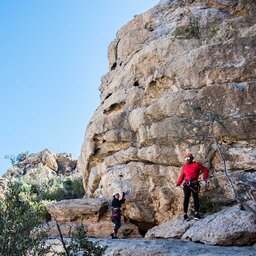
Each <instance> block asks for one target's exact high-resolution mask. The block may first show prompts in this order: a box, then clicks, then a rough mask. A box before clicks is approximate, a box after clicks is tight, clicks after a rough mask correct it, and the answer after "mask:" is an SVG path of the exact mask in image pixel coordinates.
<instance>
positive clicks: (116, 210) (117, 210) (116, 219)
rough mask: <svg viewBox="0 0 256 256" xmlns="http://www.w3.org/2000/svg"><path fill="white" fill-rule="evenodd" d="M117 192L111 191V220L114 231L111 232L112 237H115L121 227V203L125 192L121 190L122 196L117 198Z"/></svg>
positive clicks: (123, 200)
mask: <svg viewBox="0 0 256 256" xmlns="http://www.w3.org/2000/svg"><path fill="white" fill-rule="evenodd" d="M119 197H120V195H119V193H113V200H112V204H111V206H112V218H111V219H112V222H113V223H115V227H114V232H113V233H112V234H111V237H112V238H113V239H117V238H118V237H117V232H118V230H119V228H120V227H121V205H122V204H123V203H124V202H125V192H123V196H122V198H121V199H120V200H119Z"/></svg>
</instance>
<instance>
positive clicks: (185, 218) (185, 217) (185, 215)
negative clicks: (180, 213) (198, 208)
mask: <svg viewBox="0 0 256 256" xmlns="http://www.w3.org/2000/svg"><path fill="white" fill-rule="evenodd" d="M184 220H185V221H189V218H188V215H187V214H186V213H184Z"/></svg>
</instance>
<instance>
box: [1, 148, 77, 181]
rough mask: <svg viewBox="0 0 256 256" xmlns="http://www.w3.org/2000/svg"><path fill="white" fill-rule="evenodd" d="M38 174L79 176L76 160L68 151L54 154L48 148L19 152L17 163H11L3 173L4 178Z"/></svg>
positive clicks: (44, 175)
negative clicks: (29, 152) (36, 151)
mask: <svg viewBox="0 0 256 256" xmlns="http://www.w3.org/2000/svg"><path fill="white" fill-rule="evenodd" d="M30 175H40V177H48V176H49V175H50V176H52V175H53V176H56V175H63V176H69V175H72V176H74V177H79V176H81V175H80V174H79V172H78V170H77V160H74V159H72V155H71V154H70V153H58V154H54V153H52V152H51V151H50V150H48V149H44V150H43V151H41V152H38V153H32V154H28V153H21V154H20V155H19V157H18V161H17V163H15V164H13V165H12V166H11V167H10V168H9V169H8V170H7V172H6V173H5V174H4V175H3V177H4V178H10V177H15V178H19V177H22V176H25V177H26V176H30Z"/></svg>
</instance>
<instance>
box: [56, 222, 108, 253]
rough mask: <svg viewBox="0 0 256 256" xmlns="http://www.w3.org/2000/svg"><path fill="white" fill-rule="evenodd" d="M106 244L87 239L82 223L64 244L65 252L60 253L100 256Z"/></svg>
mask: <svg viewBox="0 0 256 256" xmlns="http://www.w3.org/2000/svg"><path fill="white" fill-rule="evenodd" d="M106 248H107V246H101V245H99V243H98V242H92V241H89V240H88V237H87V236H86V232H85V228H84V225H81V226H79V227H78V228H77V230H76V233H75V234H74V235H73V236H72V237H71V241H70V243H69V244H68V245H67V246H66V250H67V252H66V253H61V254H60V255H63V256H64V255H67V254H68V255H69V256H77V255H81V256H102V255H103V253H104V252H105V250H106Z"/></svg>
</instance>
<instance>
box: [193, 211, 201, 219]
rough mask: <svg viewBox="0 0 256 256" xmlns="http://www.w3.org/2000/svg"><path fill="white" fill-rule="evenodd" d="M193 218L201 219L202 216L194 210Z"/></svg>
mask: <svg viewBox="0 0 256 256" xmlns="http://www.w3.org/2000/svg"><path fill="white" fill-rule="evenodd" d="M194 219H195V220H201V219H202V217H201V216H200V215H199V213H198V212H196V213H195V215H194Z"/></svg>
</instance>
